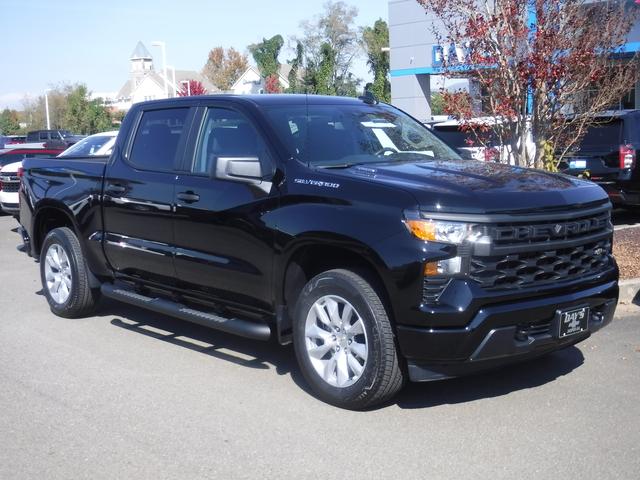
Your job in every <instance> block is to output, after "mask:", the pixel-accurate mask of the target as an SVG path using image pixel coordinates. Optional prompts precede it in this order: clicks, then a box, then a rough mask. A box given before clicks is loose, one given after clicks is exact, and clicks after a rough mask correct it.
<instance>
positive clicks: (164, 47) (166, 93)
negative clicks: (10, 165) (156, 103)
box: [151, 40, 169, 98]
mask: <svg viewBox="0 0 640 480" xmlns="http://www.w3.org/2000/svg"><path fill="white" fill-rule="evenodd" d="M151 46H152V47H160V49H161V50H162V71H163V75H164V98H169V81H168V79H167V44H166V43H165V42H162V41H160V40H158V41H155V42H153V43H152V44H151Z"/></svg>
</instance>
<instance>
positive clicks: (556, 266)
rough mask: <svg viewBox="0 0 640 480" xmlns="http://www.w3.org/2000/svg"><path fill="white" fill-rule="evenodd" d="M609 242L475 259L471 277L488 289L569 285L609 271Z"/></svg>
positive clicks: (603, 241)
mask: <svg viewBox="0 0 640 480" xmlns="http://www.w3.org/2000/svg"><path fill="white" fill-rule="evenodd" d="M610 252H611V240H610V239H609V238H606V239H603V240H599V241H596V242H590V243H586V244H583V245H577V246H573V247H567V248H555V249H548V250H547V249H545V250H540V251H533V252H520V253H512V254H506V255H496V256H486V257H484V256H472V257H471V261H470V268H469V277H470V278H471V279H473V280H475V281H476V282H478V283H479V284H480V285H481V286H482V287H483V288H485V289H502V288H513V287H529V286H538V285H544V284H547V283H557V282H569V281H572V280H577V279H579V278H581V277H583V276H585V275H593V274H597V273H599V272H602V271H604V270H606V269H607V268H608V267H609V266H610V264H611V259H610V255H609V253H610Z"/></svg>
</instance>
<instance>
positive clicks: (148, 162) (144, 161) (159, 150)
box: [128, 108, 189, 172]
mask: <svg viewBox="0 0 640 480" xmlns="http://www.w3.org/2000/svg"><path fill="white" fill-rule="evenodd" d="M188 114H189V108H171V109H163V110H147V111H145V112H144V113H143V114H142V119H141V120H140V123H139V125H138V130H137V132H136V136H135V138H134V140H133V145H132V147H131V151H130V153H129V157H128V160H129V162H130V163H131V164H132V165H133V166H134V167H136V168H138V169H140V170H152V171H156V172H168V171H172V170H174V169H175V165H176V162H177V160H178V159H177V155H178V152H183V151H184V149H182V148H179V145H180V143H181V142H184V139H185V137H186V132H185V128H184V126H185V124H186V122H187V116H188Z"/></svg>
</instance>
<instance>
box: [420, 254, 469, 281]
mask: <svg viewBox="0 0 640 480" xmlns="http://www.w3.org/2000/svg"><path fill="white" fill-rule="evenodd" d="M461 271H462V258H461V257H453V258H448V259H446V260H440V261H438V262H428V263H425V265H424V274H425V276H427V277H432V276H435V275H455V274H457V273H460V272H461Z"/></svg>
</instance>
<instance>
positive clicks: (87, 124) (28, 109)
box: [23, 84, 113, 134]
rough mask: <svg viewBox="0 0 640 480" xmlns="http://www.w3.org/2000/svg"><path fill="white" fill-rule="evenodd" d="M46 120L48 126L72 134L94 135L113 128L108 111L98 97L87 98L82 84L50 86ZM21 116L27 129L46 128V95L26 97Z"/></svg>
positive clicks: (84, 86)
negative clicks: (69, 131)
mask: <svg viewBox="0 0 640 480" xmlns="http://www.w3.org/2000/svg"><path fill="white" fill-rule="evenodd" d="M48 97H49V119H50V123H51V128H62V129H65V130H71V131H72V132H74V133H83V134H93V133H98V132H103V131H105V130H110V129H112V128H113V119H112V114H111V112H110V111H109V110H108V109H107V107H105V106H104V105H103V102H102V100H101V99H99V98H97V99H94V100H91V99H90V95H89V91H88V90H87V87H86V85H83V84H75V85H71V84H62V85H58V86H56V87H55V88H52V89H50V91H49V92H48ZM23 105H24V119H25V122H26V123H27V124H28V127H27V129H28V130H33V129H40V128H45V127H46V115H45V98H44V96H39V97H37V98H25V100H24V102H23Z"/></svg>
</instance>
